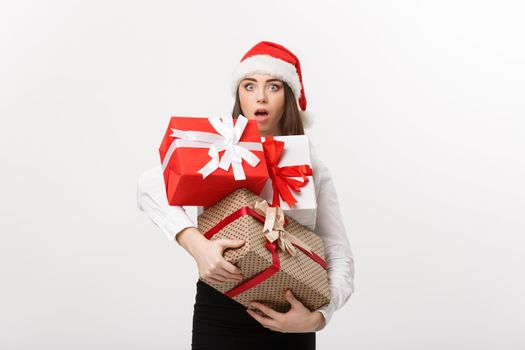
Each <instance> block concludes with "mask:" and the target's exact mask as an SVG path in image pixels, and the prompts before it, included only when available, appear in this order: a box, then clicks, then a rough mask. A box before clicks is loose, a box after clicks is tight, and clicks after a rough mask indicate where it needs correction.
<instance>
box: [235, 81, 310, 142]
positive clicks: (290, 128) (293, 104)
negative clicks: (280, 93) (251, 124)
mask: <svg viewBox="0 0 525 350" xmlns="http://www.w3.org/2000/svg"><path fill="white" fill-rule="evenodd" d="M283 87H284V109H283V116H282V117H281V120H280V121H279V131H278V132H279V135H282V136H286V135H304V127H303V121H302V120H301V114H300V112H299V107H298V106H297V101H296V99H295V95H294V94H293V92H292V89H291V88H290V86H288V84H286V83H284V82H283ZM239 114H242V115H244V113H243V111H242V109H241V101H240V99H239V87H237V93H236V94H235V104H234V105H233V112H232V117H233V118H237V117H238V116H239ZM279 135H275V136H279Z"/></svg>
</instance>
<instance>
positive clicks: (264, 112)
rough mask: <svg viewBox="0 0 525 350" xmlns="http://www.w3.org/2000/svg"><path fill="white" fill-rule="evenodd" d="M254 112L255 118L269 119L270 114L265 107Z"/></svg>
mask: <svg viewBox="0 0 525 350" xmlns="http://www.w3.org/2000/svg"><path fill="white" fill-rule="evenodd" d="M254 114H255V118H256V119H258V120H265V119H268V116H269V114H268V111H267V110H266V109H263V108H260V109H258V110H256V111H255V113H254Z"/></svg>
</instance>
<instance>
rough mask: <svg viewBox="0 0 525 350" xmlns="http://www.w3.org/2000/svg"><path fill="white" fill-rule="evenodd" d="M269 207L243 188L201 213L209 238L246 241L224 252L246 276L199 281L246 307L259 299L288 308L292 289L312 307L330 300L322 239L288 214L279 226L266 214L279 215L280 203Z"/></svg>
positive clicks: (201, 226)
mask: <svg viewBox="0 0 525 350" xmlns="http://www.w3.org/2000/svg"><path fill="white" fill-rule="evenodd" d="M268 206H269V205H268V204H267V203H266V201H264V200H263V199H262V198H261V197H259V196H257V195H256V194H255V193H253V192H251V191H250V190H248V189H245V188H240V189H238V190H236V191H234V192H232V193H231V194H230V195H228V196H227V197H225V198H223V199H222V200H221V201H219V202H218V203H216V204H215V205H213V206H211V207H208V208H206V210H205V211H204V212H203V213H202V214H201V215H199V217H198V228H199V230H200V231H201V232H202V233H203V234H204V235H205V236H206V238H208V239H211V240H216V239H220V238H227V239H242V240H244V241H245V243H244V245H243V246H242V247H240V248H236V249H232V248H229V249H226V250H225V251H224V258H225V259H226V260H227V261H229V262H230V263H232V264H234V265H236V266H238V267H239V268H240V269H241V271H242V274H243V276H244V279H243V280H242V281H232V282H224V283H221V284H215V283H212V282H209V281H207V280H206V279H205V278H200V280H202V281H203V282H204V283H206V284H208V285H210V286H212V287H213V288H215V289H216V290H218V291H220V292H221V293H223V294H225V295H227V296H228V297H230V298H232V299H233V300H235V301H237V302H238V303H240V304H242V305H244V306H245V307H248V305H249V303H250V302H252V301H259V302H261V303H264V304H266V305H268V306H269V307H271V308H273V309H275V310H276V311H279V312H287V311H288V310H289V309H290V307H291V305H290V304H289V302H288V301H287V300H286V298H285V294H284V293H285V291H286V290H287V289H291V290H292V292H293V293H294V295H295V297H296V298H297V299H298V300H299V301H301V302H302V303H303V304H304V306H305V307H307V308H308V309H309V310H310V311H314V310H316V309H318V308H320V307H322V306H324V305H326V304H328V303H329V301H330V291H329V287H328V275H327V271H326V263H325V261H324V259H325V255H324V244H323V241H322V239H321V238H320V237H319V236H317V235H316V234H315V233H314V232H312V231H310V230H309V229H307V228H306V227H304V226H302V225H300V224H299V223H297V222H296V221H295V220H293V219H292V218H290V217H288V216H284V214H282V217H281V220H280V221H279V220H278V219H277V220H276V221H277V222H281V225H280V226H279V224H278V223H277V224H272V221H271V219H270V220H267V219H266V217H270V218H271V217H273V216H274V215H273V214H275V213H276V212H277V213H278V214H279V212H280V208H273V209H272V208H270V209H268V208H267V207H268ZM265 210H268V211H265ZM272 211H273V214H272ZM281 213H282V212H281ZM278 217H279V216H278ZM283 219H284V220H283ZM265 221H266V226H265ZM268 225H270V226H268ZM265 228H269V229H270V231H271V233H269V234H268V235H269V236H272V237H270V238H267V237H266V236H267V235H266V234H265V232H266V233H267V232H269V231H268V230H266V231H264V229H265ZM272 228H273V229H272ZM283 228H284V230H285V232H284V233H283V232H282V229H283ZM276 237H281V238H279V239H276ZM283 237H284V238H283ZM273 239H275V240H274V241H273V242H271V240H273ZM283 248H284V249H285V250H284V251H283V250H282V249H283ZM290 251H295V253H294V254H293V255H292V253H291V252H290Z"/></svg>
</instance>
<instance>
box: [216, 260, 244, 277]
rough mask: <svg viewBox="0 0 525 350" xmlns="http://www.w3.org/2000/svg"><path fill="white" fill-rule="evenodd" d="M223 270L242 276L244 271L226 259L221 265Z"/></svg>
mask: <svg viewBox="0 0 525 350" xmlns="http://www.w3.org/2000/svg"><path fill="white" fill-rule="evenodd" d="M221 268H223V269H224V270H226V271H227V272H228V273H237V274H242V271H241V269H240V268H239V267H237V266H235V265H234V264H232V263H231V262H229V261H227V260H226V259H224V260H223V262H222V263H221Z"/></svg>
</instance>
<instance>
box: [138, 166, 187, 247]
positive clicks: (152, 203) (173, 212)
mask: <svg viewBox="0 0 525 350" xmlns="http://www.w3.org/2000/svg"><path fill="white" fill-rule="evenodd" d="M137 206H138V207H139V209H140V210H142V211H144V212H145V213H146V214H147V216H148V217H149V218H150V219H151V220H152V221H153V222H154V223H155V225H157V226H158V227H159V228H160V229H161V230H162V232H164V234H165V235H166V236H167V237H168V239H170V240H176V235H177V234H178V233H180V232H181V231H182V230H183V229H185V228H187V227H196V225H195V223H194V222H193V220H192V219H191V218H190V217H189V216H188V214H187V213H186V210H185V209H184V207H182V206H171V205H169V204H168V199H167V198H166V189H165V187H164V178H163V175H162V168H161V166H160V165H158V166H156V167H154V168H151V169H149V170H147V171H145V172H143V173H142V174H141V175H140V177H139V180H138V183H137Z"/></svg>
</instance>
